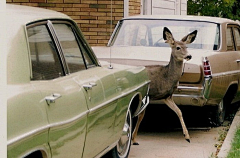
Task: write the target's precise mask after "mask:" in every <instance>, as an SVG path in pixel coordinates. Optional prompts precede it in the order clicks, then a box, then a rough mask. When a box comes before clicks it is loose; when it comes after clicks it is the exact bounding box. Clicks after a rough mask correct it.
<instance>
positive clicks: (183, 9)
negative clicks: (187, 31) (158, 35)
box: [142, 0, 187, 15]
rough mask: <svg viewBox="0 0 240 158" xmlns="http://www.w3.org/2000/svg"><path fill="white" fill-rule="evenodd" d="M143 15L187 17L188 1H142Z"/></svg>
mask: <svg viewBox="0 0 240 158" xmlns="http://www.w3.org/2000/svg"><path fill="white" fill-rule="evenodd" d="M142 14H147V15H186V14H187V0H142Z"/></svg>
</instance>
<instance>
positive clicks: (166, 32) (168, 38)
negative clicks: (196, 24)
mask: <svg viewBox="0 0 240 158" xmlns="http://www.w3.org/2000/svg"><path fill="white" fill-rule="evenodd" d="M163 39H164V40H165V41H166V43H169V44H172V45H173V44H174V38H173V35H172V33H171V31H170V30H169V29H168V28H167V27H164V28H163Z"/></svg>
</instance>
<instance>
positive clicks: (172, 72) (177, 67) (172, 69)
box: [168, 55, 183, 81]
mask: <svg viewBox="0 0 240 158" xmlns="http://www.w3.org/2000/svg"><path fill="white" fill-rule="evenodd" d="M182 68H183V61H179V60H176V59H175V58H174V57H173V56H172V55H171V58H170V61H169V64H168V75H169V77H170V78H171V79H172V80H177V81H178V80H179V79H180V77H181V75H182Z"/></svg>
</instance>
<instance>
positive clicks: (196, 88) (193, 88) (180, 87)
mask: <svg viewBox="0 0 240 158" xmlns="http://www.w3.org/2000/svg"><path fill="white" fill-rule="evenodd" d="M177 89H191V90H203V89H204V88H203V87H189V86H178V87H177Z"/></svg>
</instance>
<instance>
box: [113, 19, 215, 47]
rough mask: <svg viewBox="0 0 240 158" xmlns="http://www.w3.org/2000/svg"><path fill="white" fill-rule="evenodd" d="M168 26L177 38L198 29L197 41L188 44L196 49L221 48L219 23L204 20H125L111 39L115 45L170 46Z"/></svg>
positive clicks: (179, 38)
mask: <svg viewBox="0 0 240 158" xmlns="http://www.w3.org/2000/svg"><path fill="white" fill-rule="evenodd" d="M164 27H168V28H169V30H170V31H171V32H172V34H173V37H174V39H175V40H181V39H182V38H183V37H184V36H186V35H187V34H189V33H190V32H192V31H194V30H198V34H197V37H196V39H195V41H194V42H193V43H191V44H189V45H188V47H190V48H195V49H209V50H217V49H218V48H219V44H220V41H219V39H220V38H219V36H220V35H219V25H218V24H215V23H209V22H202V21H182V20H181V21H180V20H153V19H151V20H146V19H144V20H139V19H137V20H124V21H121V22H120V23H119V25H118V28H117V30H116V31H115V34H114V36H113V38H112V40H111V41H110V45H113V46H148V47H169V45H168V44H166V43H165V41H164V39H163V28H164Z"/></svg>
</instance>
